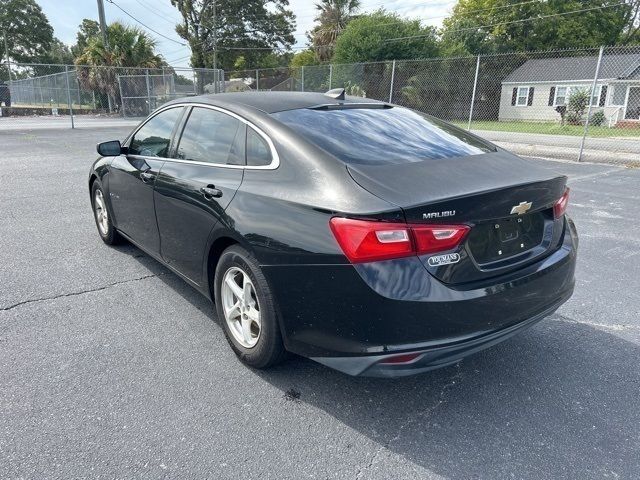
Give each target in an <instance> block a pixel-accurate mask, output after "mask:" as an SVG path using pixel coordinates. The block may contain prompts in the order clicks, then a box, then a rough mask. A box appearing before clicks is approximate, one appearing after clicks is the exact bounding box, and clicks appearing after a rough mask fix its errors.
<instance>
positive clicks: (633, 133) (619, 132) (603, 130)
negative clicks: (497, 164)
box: [452, 121, 640, 137]
mask: <svg viewBox="0 0 640 480" xmlns="http://www.w3.org/2000/svg"><path fill="white" fill-rule="evenodd" d="M452 123H454V124H455V125H457V126H459V127H462V128H465V129H466V128H467V122H452ZM471 129H472V130H492V131H494V132H518V133H542V134H546V135H570V136H575V137H581V136H582V134H583V133H584V127H583V126H580V125H564V126H562V125H560V124H559V123H555V122H488V121H474V122H473V123H472V124H471ZM589 137H640V124H639V125H638V128H615V127H614V128H609V127H592V126H590V127H589Z"/></svg>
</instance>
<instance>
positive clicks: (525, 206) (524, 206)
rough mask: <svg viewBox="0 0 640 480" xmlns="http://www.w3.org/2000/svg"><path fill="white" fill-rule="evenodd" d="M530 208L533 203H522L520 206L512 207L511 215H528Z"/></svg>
mask: <svg viewBox="0 0 640 480" xmlns="http://www.w3.org/2000/svg"><path fill="white" fill-rule="evenodd" d="M530 208H531V202H520V203H519V204H518V205H514V206H513V207H511V214H512V215H513V214H514V213H517V214H518V215H522V214H523V213H527V212H528V211H529V209H530Z"/></svg>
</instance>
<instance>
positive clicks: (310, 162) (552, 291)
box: [89, 90, 578, 376]
mask: <svg viewBox="0 0 640 480" xmlns="http://www.w3.org/2000/svg"><path fill="white" fill-rule="evenodd" d="M98 153H99V154H100V155H101V157H100V158H99V159H98V160H97V161H96V162H95V163H94V164H93V166H92V168H91V172H90V175H89V190H90V193H91V205H92V208H93V212H94V216H95V221H96V225H97V228H98V233H99V234H100V236H101V238H102V240H103V241H104V242H105V243H107V244H109V245H111V244H115V243H117V242H118V241H121V240H123V239H126V240H127V241H129V242H131V243H132V244H134V245H136V246H137V247H139V248H140V249H142V250H144V251H145V252H146V253H148V254H149V255H150V256H152V257H154V258H155V259H157V260H158V261H159V262H161V263H163V264H164V265H166V266H167V267H168V268H170V269H171V270H172V271H174V272H175V273H176V274H177V275H179V276H180V277H182V278H183V279H184V280H185V281H186V282H188V283H189V284H191V285H192V286H193V287H194V288H196V289H197V290H198V291H200V292H201V293H202V294H204V295H205V296H207V297H208V298H210V299H211V300H212V301H213V302H214V304H215V309H216V311H217V316H218V318H219V319H220V323H221V324H222V327H223V329H224V332H225V334H226V337H227V339H228V341H229V344H230V345H231V348H232V349H233V350H234V352H235V353H236V354H237V355H238V357H239V358H240V359H241V360H242V361H243V362H245V363H246V364H248V365H250V366H252V367H256V368H266V367H269V366H271V365H274V364H276V363H278V362H279V361H281V360H282V359H283V358H284V356H285V354H286V352H287V351H288V352H293V353H296V354H299V355H302V356H305V357H308V358H311V359H313V360H315V361H317V362H320V363H322V364H324V365H327V366H329V367H332V368H334V369H337V370H340V371H342V372H345V373H348V374H351V375H368V376H402V375H409V374H413V373H419V372H423V371H426V370H430V369H433V368H437V367H442V366H445V365H449V364H452V363H455V362H457V361H459V360H460V359H461V358H463V357H465V356H466V355H469V354H472V353H474V352H477V351H479V350H482V349H484V348H486V347H489V346H491V345H494V344H496V343H498V342H500V341H502V340H505V339H506V338H508V337H510V336H511V335H513V334H515V333H516V332H519V331H520V330H522V329H524V328H526V327H529V326H531V325H533V324H534V323H536V322H537V321H539V320H541V319H542V318H544V317H545V316H548V315H549V314H551V313H552V312H554V311H555V310H556V309H557V308H558V307H559V306H560V305H561V304H562V303H563V302H565V301H566V300H567V299H568V298H569V297H570V296H571V294H572V292H573V288H574V269H575V263H576V249H577V245H578V239H577V234H576V230H575V227H574V225H573V222H572V221H571V220H570V219H569V218H568V217H567V216H566V215H565V210H566V207H567V203H568V195H569V190H568V188H567V186H566V177H564V176H556V175H553V174H550V173H549V171H548V170H547V169H544V168H542V167H539V166H537V165H536V163H533V162H531V161H527V160H525V159H523V158H520V157H518V156H515V155H512V154H510V153H508V152H506V151H504V150H502V149H501V148H498V147H496V146H494V145H492V144H491V143H489V142H487V141H485V140H483V139H481V138H478V137H476V136H474V135H472V134H471V133H469V132H467V131H464V130H461V129H459V128H456V127H454V126H452V125H449V124H447V123H445V122H442V121H440V120H437V119H435V118H433V117H431V116H429V115H425V114H423V113H419V112H416V111H413V110H410V109H407V108H403V107H401V106H398V105H391V104H388V103H384V102H379V101H375V100H369V99H363V98H355V97H345V96H344V91H342V90H337V91H336V90H332V91H330V92H327V93H326V94H321V93H285V92H255V93H229V94H218V95H205V96H198V97H190V98H187V99H182V100H176V101H173V102H170V103H168V104H165V105H164V106H163V107H162V108H160V109H158V110H157V111H155V112H154V113H152V114H151V115H150V116H149V117H148V118H147V119H146V120H144V121H143V122H142V123H141V124H140V125H139V126H138V127H137V128H136V129H135V130H134V131H133V132H131V134H130V135H129V136H128V137H127V138H126V139H125V140H124V141H123V142H122V143H121V142H120V141H117V140H116V141H109V142H104V143H101V144H99V145H98Z"/></svg>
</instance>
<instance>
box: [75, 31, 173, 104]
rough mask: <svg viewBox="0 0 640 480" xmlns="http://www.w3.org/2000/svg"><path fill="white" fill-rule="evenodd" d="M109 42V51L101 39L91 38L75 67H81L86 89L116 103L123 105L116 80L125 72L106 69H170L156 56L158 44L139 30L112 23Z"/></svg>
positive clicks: (79, 73) (78, 72)
mask: <svg viewBox="0 0 640 480" xmlns="http://www.w3.org/2000/svg"><path fill="white" fill-rule="evenodd" d="M107 41H108V42H109V48H108V49H106V48H105V45H104V43H103V41H102V37H101V36H95V37H91V38H89V39H88V40H87V45H86V47H85V48H84V50H83V52H82V54H81V55H80V56H78V57H77V58H76V62H75V63H76V65H78V67H77V74H78V80H79V81H80V84H81V85H82V87H83V88H85V89H87V90H93V91H97V92H101V93H103V94H105V95H108V96H109V97H111V98H114V99H115V100H116V103H119V95H120V92H119V88H118V80H117V78H116V77H117V75H118V74H121V73H122V72H120V71H118V70H117V69H115V68H102V67H140V68H159V67H162V66H164V65H166V63H165V62H164V60H163V59H162V57H161V56H160V55H158V54H156V52H155V47H156V42H155V40H154V39H153V38H151V37H150V36H149V35H148V34H147V33H146V32H144V31H143V30H140V29H139V28H136V27H130V26H127V25H123V24H121V23H119V22H115V23H112V24H111V25H109V26H108V27H107ZM92 67H93V68H92ZM133 73H137V72H133Z"/></svg>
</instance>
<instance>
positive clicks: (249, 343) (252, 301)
mask: <svg viewBox="0 0 640 480" xmlns="http://www.w3.org/2000/svg"><path fill="white" fill-rule="evenodd" d="M221 297H222V308H223V311H224V316H225V321H226V322H227V325H228V326H229V330H230V331H231V334H232V335H233V338H235V340H236V341H237V342H238V343H239V344H240V345H242V346H243V347H245V348H253V347H255V345H256V344H257V343H258V339H259V338H260V332H261V330H262V324H261V316H260V303H259V302H258V297H257V294H256V289H255V287H254V285H253V283H252V282H251V278H250V277H249V275H247V273H246V272H244V271H243V270H242V269H240V268H238V267H231V268H230V269H229V270H227V272H226V273H225V274H224V277H223V280H222V286H221Z"/></svg>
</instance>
